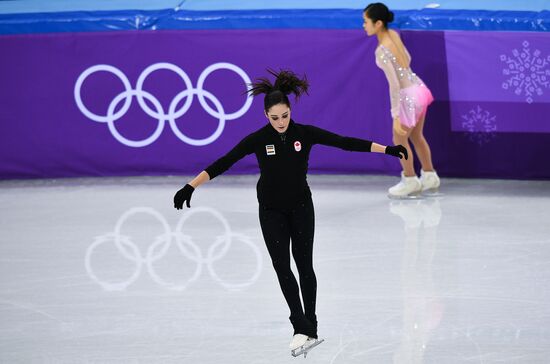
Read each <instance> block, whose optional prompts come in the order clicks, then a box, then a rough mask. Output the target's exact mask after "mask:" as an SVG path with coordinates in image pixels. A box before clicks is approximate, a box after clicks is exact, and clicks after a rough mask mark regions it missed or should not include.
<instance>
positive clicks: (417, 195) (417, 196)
mask: <svg viewBox="0 0 550 364" xmlns="http://www.w3.org/2000/svg"><path fill="white" fill-rule="evenodd" d="M388 197H389V199H390V200H422V199H423V198H424V196H423V195H422V194H421V193H415V194H410V195H405V196H396V195H392V194H389V193H388Z"/></svg>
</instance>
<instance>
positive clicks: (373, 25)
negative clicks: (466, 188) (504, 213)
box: [363, 3, 440, 198]
mask: <svg viewBox="0 0 550 364" xmlns="http://www.w3.org/2000/svg"><path fill="white" fill-rule="evenodd" d="M363 20H364V22H363V28H364V29H365V31H366V32H367V34H368V35H369V36H371V35H376V37H377V38H378V47H377V48H376V51H375V54H376V65H377V66H378V67H380V68H381V69H382V70H383V71H384V74H385V75H386V78H387V80H388V84H389V89H390V100H391V116H392V118H393V142H394V143H395V144H401V145H403V146H405V148H407V150H408V153H409V156H411V157H410V158H408V159H401V160H400V161H401V166H402V167H403V171H402V172H401V181H400V182H399V183H398V184H396V185H395V186H393V187H391V188H389V189H388V193H389V196H390V197H391V198H408V197H413V196H416V195H418V194H420V193H422V192H425V191H426V192H432V191H437V189H438V188H439V184H440V181H439V177H438V175H437V173H436V171H435V170H434V167H433V164H432V156H431V151H430V146H429V145H428V142H427V141H426V138H425V137H424V133H423V128H424V120H425V118H426V110H427V108H428V105H430V104H431V102H432V101H433V96H432V93H431V92H430V90H429V89H428V87H426V85H425V84H424V82H422V80H421V79H420V77H418V76H417V75H416V74H415V73H414V72H413V71H412V69H411V67H410V64H411V56H410V54H409V52H408V51H407V48H405V45H404V44H403V42H402V41H401V38H400V37H399V34H398V33H397V32H395V31H394V30H391V29H388V23H390V22H392V21H393V12H391V11H390V10H389V9H388V7H387V6H386V5H384V4H382V3H373V4H369V5H368V6H367V7H366V8H365V9H364V10H363ZM409 139H410V140H411V142H412V143H413V144H414V149H415V151H416V154H417V155H418V158H419V159H420V163H421V165H422V169H421V175H420V179H419V178H418V177H417V176H416V173H415V171H414V166H413V159H414V158H413V157H412V153H411V147H410V145H409Z"/></svg>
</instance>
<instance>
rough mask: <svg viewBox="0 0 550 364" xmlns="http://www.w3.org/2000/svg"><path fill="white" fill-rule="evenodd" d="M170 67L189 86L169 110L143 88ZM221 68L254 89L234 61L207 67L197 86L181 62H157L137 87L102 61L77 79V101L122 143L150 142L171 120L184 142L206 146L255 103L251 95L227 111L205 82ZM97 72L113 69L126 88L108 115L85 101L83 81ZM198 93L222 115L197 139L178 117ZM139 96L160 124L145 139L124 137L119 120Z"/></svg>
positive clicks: (203, 102) (216, 114) (215, 113)
mask: <svg viewBox="0 0 550 364" xmlns="http://www.w3.org/2000/svg"><path fill="white" fill-rule="evenodd" d="M163 69H164V70H169V71H172V72H174V73H175V74H176V75H178V76H179V78H181V80H182V81H183V83H184V84H185V89H184V90H183V91H181V92H180V93H178V94H177V95H176V96H175V97H174V98H173V99H172V101H171V102H170V106H169V107H168V112H166V111H165V110H164V109H163V107H162V105H161V103H160V101H159V100H158V99H157V98H156V97H155V96H153V95H152V94H151V93H149V92H147V91H145V90H144V89H143V84H144V82H145V80H146V79H147V77H149V75H150V74H151V73H153V72H155V71H158V70H163ZM220 69H226V70H230V71H233V72H235V73H237V75H239V76H240V77H241V78H242V79H243V81H244V83H245V85H246V88H247V90H248V89H250V83H251V81H250V77H248V75H247V74H246V73H245V72H244V71H243V70H242V69H241V68H240V67H238V66H236V65H234V64H231V63H225V62H221V63H215V64H213V65H211V66H209V67H207V68H206V69H205V70H204V71H203V72H202V73H201V74H200V76H199V79H198V82H197V87H196V88H195V87H193V84H192V82H191V79H190V78H189V76H188V75H187V74H186V73H185V72H184V71H183V70H182V69H181V68H179V67H178V66H176V65H173V64H171V63H155V64H152V65H150V66H149V67H147V68H146V69H145V70H144V71H143V72H142V73H141V74H140V76H139V77H138V80H137V83H136V87H135V89H133V88H132V85H131V84H130V81H129V80H128V78H127V77H126V75H125V74H124V73H123V72H122V71H121V70H119V69H118V68H116V67H114V66H111V65H107V64H98V65H95V66H92V67H90V68H88V69H86V70H85V71H84V72H82V74H80V76H79V77H78V79H77V80H76V84H75V87H74V98H75V101H76V104H77V106H78V108H79V110H80V111H81V112H82V113H83V114H84V115H85V116H86V117H87V118H89V119H91V120H93V121H96V122H99V123H107V126H108V127H109V131H110V132H111V134H112V135H113V136H114V137H115V139H116V140H118V141H119V142H120V143H122V144H124V145H127V146H129V147H135V148H139V147H145V146H148V145H149V144H151V143H153V142H154V141H156V140H157V139H158V137H159V136H160V134H161V133H162V131H163V130H164V124H165V123H166V122H167V121H168V123H169V124H170V128H171V129H172V132H174V134H175V135H176V136H177V137H178V138H179V139H180V140H181V141H182V142H184V143H187V144H190V145H194V146H202V145H208V144H210V143H212V142H214V141H215V140H216V139H218V138H219V136H220V135H221V133H222V132H223V129H224V127H225V122H226V120H234V119H238V118H240V117H241V116H243V115H244V114H245V113H246V112H247V111H248V109H249V108H250V106H251V105H252V96H250V95H249V96H247V97H246V101H245V103H244V105H243V106H242V107H241V108H240V109H239V110H237V111H236V112H233V113H229V114H227V113H226V112H225V109H224V107H223V106H222V103H221V102H220V100H218V98H217V97H216V96H214V95H213V94H212V93H211V92H209V91H207V90H205V89H204V88H203V87H204V82H205V80H206V78H207V77H208V76H209V75H210V74H211V73H212V72H214V71H217V70H220ZM96 72H110V73H112V74H114V75H115V76H116V77H118V78H119V79H120V81H122V84H123V86H124V91H123V92H121V93H120V94H118V95H117V96H116V97H114V98H113V100H112V101H111V102H110V104H109V107H108V108H107V113H106V115H97V114H94V113H93V112H91V111H90V110H89V109H88V108H87V107H86V106H85V105H84V102H83V101H82V97H81V89H82V84H83V83H84V81H85V80H86V78H88V77H89V76H90V75H92V74H94V73H96ZM195 95H196V96H197V98H198V99H199V102H200V104H201V106H202V107H203V109H204V110H205V111H206V112H207V113H208V114H209V115H211V116H212V117H215V118H217V119H218V127H217V128H216V130H215V131H214V132H213V133H212V134H211V135H210V136H209V137H206V138H204V139H193V138H191V137H188V136H187V135H185V134H183V133H182V132H181V130H179V128H178V126H177V125H176V119H178V118H180V117H182V116H183V115H184V114H185V113H186V112H187V111H188V110H189V108H190V107H191V103H192V102H193V97H194V96H195ZM134 96H135V97H136V99H137V102H138V104H139V106H140V107H141V109H142V110H143V111H144V112H145V113H146V114H147V115H149V116H150V117H152V118H154V119H157V120H158V125H157V128H156V129H155V131H154V132H153V134H151V135H150V136H148V137H147V138H145V139H142V140H130V139H128V138H126V137H124V136H123V135H122V134H120V132H119V131H118V130H117V129H116V127H115V121H117V120H119V119H120V118H121V117H122V116H124V114H126V112H127V111H128V109H129V108H130V106H131V104H132V98H133V97H134ZM184 98H185V102H184V103H183V105H182V106H181V107H180V108H179V109H177V106H178V104H179V103H180V102H181V101H182V100H183V99H184ZM206 99H208V100H210V102H211V103H212V104H213V105H214V107H215V109H213V108H212V107H211V106H210V105H209V104H208V103H207V102H206ZM145 100H147V101H149V102H150V103H151V104H152V105H153V107H154V109H152V108H151V107H149V105H148V104H147V103H146V102H145ZM122 101H124V104H123V105H122V107H121V108H120V109H119V110H118V111H115V110H116V109H117V106H118V105H119V104H120V103H121V102H122Z"/></svg>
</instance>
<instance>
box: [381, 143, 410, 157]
mask: <svg viewBox="0 0 550 364" xmlns="http://www.w3.org/2000/svg"><path fill="white" fill-rule="evenodd" d="M384 153H386V154H389V155H393V156H394V157H397V158H399V159H403V157H405V159H409V153H408V152H407V148H405V147H404V146H402V145H401V144H399V145H393V146H392V145H388V146H387V147H386V151H385V152H384Z"/></svg>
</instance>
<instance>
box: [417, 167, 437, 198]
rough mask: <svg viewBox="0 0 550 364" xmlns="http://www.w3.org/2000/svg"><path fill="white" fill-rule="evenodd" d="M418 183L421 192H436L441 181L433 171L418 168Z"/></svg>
mask: <svg viewBox="0 0 550 364" xmlns="http://www.w3.org/2000/svg"><path fill="white" fill-rule="evenodd" d="M420 183H421V184H422V192H437V191H438V189H439V185H440V184H441V181H440V180H439V176H438V175H437V173H436V172H435V171H429V172H425V171H424V170H423V169H422V170H420Z"/></svg>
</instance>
